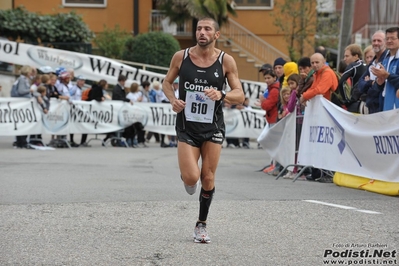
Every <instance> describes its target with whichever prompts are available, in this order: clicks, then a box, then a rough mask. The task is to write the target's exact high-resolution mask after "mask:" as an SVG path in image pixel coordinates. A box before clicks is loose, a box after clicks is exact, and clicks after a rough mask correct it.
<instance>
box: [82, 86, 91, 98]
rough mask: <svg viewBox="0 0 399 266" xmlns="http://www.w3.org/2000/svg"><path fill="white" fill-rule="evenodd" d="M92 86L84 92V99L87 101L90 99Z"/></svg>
mask: <svg viewBox="0 0 399 266" xmlns="http://www.w3.org/2000/svg"><path fill="white" fill-rule="evenodd" d="M90 90H91V88H88V89H86V90H84V91H83V92H82V101H87V100H88V99H89V93H90Z"/></svg>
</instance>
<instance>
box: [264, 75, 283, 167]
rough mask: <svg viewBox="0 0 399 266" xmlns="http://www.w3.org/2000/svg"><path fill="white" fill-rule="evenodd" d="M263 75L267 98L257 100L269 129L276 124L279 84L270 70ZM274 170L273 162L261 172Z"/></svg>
mask: <svg viewBox="0 0 399 266" xmlns="http://www.w3.org/2000/svg"><path fill="white" fill-rule="evenodd" d="M264 73H265V74H264V78H265V82H266V84H267V89H268V96H267V98H264V96H263V95H260V96H259V99H260V102H261V108H262V109H263V110H265V111H266V114H265V117H266V121H267V123H268V124H269V127H272V126H273V125H274V124H275V123H277V114H278V102H279V94H280V90H279V88H280V82H278V81H277V76H276V74H275V73H274V72H273V71H272V70H267V71H265V72H264ZM274 169H275V162H274V163H271V165H270V166H269V167H266V168H265V169H264V170H263V172H264V173H269V172H270V173H271V172H273V170H274Z"/></svg>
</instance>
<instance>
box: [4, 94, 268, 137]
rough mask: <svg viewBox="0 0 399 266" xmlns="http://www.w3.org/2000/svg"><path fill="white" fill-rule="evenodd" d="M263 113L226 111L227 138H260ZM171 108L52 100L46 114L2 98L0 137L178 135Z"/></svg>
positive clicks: (21, 101) (28, 103)
mask: <svg viewBox="0 0 399 266" xmlns="http://www.w3.org/2000/svg"><path fill="white" fill-rule="evenodd" d="M263 115H264V111H261V110H236V109H226V110H225V124H226V136H229V137H238V138H243V137H248V138H257V137H258V136H259V135H260V133H261V132H262V129H263V128H264V127H265V125H266V122H265V119H264V117H263ZM175 121H176V113H175V112H173V111H172V108H171V105H170V104H162V103H160V104H157V103H134V105H132V104H130V103H125V102H122V101H104V102H96V101H91V102H86V101H75V102H73V103H69V102H67V101H60V100H57V99H51V101H50V110H49V112H48V113H47V114H43V111H42V109H41V107H40V106H39V105H38V104H37V101H36V99H35V98H32V99H26V98H0V136H16V135H33V134H54V135H66V134H69V133H77V134H79V133H88V134H100V133H107V132H114V131H117V130H121V129H123V128H125V127H127V126H129V125H131V124H133V123H135V122H141V123H142V124H143V125H144V128H145V130H146V131H152V132H157V133H161V134H166V135H175Z"/></svg>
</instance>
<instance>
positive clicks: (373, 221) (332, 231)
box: [0, 136, 399, 266]
mask: <svg viewBox="0 0 399 266" xmlns="http://www.w3.org/2000/svg"><path fill="white" fill-rule="evenodd" d="M45 137H46V138H48V136H45ZM75 138H76V139H78V140H79V139H80V136H75ZM12 140H13V138H11V137H0V265H272V266H275V265H282V266H283V265H284V266H290V265H293V266H294V265H304V266H305V265H306V266H307V265H309V266H313V265H315V266H316V265H329V264H332V263H333V262H332V261H331V260H332V259H337V260H342V263H343V264H342V265H349V264H350V263H351V264H352V265H383V264H382V261H386V263H387V265H399V259H396V253H395V252H396V251H397V250H398V247H399V245H398V243H399V227H398V218H399V214H398V210H399V201H398V198H397V197H389V196H384V195H380V194H375V193H370V192H366V191H361V190H355V189H349V188H343V187H338V186H336V185H335V184H332V183H318V182H307V181H297V182H295V183H293V182H292V181H291V180H286V179H279V180H275V178H274V177H272V176H269V175H266V174H264V173H262V172H257V171H256V170H258V169H260V168H262V166H264V165H265V164H266V163H267V162H268V161H269V158H268V156H267V155H266V153H265V151H264V150H259V149H255V148H254V149H249V150H247V149H226V148H224V149H223V151H222V156H221V160H220V164H219V168H218V171H217V177H216V193H215V197H214V201H213V203H212V206H211V210H210V214H209V217H208V231H209V234H210V237H211V239H212V243H210V244H196V243H194V242H193V240H192V231H193V228H194V225H195V221H196V219H197V216H198V192H197V193H196V194H195V195H193V196H190V195H188V194H187V193H186V192H185V190H184V188H183V184H182V182H181V181H180V177H179V170H178V164H177V159H176V149H175V148H160V147H159V145H158V144H156V143H150V144H149V146H150V147H149V148H141V149H132V148H129V149H127V148H113V147H109V148H104V147H102V146H101V144H100V142H92V143H91V144H92V147H90V148H74V149H57V150H54V151H38V150H20V149H13V147H12V146H11V143H12ZM252 145H253V146H255V145H254V144H252ZM326 204H327V205H326ZM331 204H336V205H331ZM375 250H377V253H374V252H375ZM380 250H382V251H383V252H385V253H381V254H380V253H378V252H380ZM361 251H363V253H360V252H361ZM356 252H358V253H356ZM355 254H357V256H356V255H355ZM361 254H363V255H361ZM383 254H385V258H384V259H380V257H378V256H380V255H381V256H384V255H383ZM361 260H363V261H361ZM372 260H374V262H373V261H372ZM377 260H378V261H377ZM327 263H328V264H327ZM336 263H337V264H338V262H336Z"/></svg>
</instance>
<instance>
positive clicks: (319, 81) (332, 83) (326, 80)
mask: <svg viewBox="0 0 399 266" xmlns="http://www.w3.org/2000/svg"><path fill="white" fill-rule="evenodd" d="M310 62H311V64H312V68H313V70H314V71H315V73H314V81H313V84H312V86H311V87H310V88H309V89H308V90H307V91H306V92H304V93H303V94H302V95H301V98H300V99H299V101H300V103H301V104H304V103H305V102H306V101H309V100H310V99H312V98H313V97H315V96H316V95H320V94H321V95H323V97H324V98H326V99H327V100H331V93H332V92H333V91H335V90H336V89H337V86H338V79H337V77H336V75H335V73H334V71H333V70H332V69H331V68H330V67H329V66H327V65H326V61H325V59H324V57H323V55H322V54H320V53H315V54H313V55H312V56H311V57H310Z"/></svg>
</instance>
